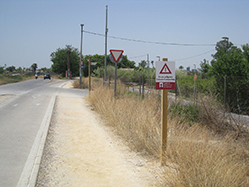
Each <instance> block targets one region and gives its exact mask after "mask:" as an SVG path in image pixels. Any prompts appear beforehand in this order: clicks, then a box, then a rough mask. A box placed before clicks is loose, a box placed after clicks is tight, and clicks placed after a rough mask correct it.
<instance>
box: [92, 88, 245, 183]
mask: <svg viewBox="0 0 249 187" xmlns="http://www.w3.org/2000/svg"><path fill="white" fill-rule="evenodd" d="M113 95H114V93H113V89H109V88H108V87H102V86H99V87H98V88H95V89H94V92H93V93H92V94H91V97H89V98H88V100H89V101H90V103H91V104H92V106H93V108H94V109H95V110H96V111H97V112H98V113H100V114H101V116H102V118H103V119H104V120H105V121H106V124H107V125H109V126H112V127H113V129H115V131H116V132H117V133H118V134H119V135H121V136H122V137H123V138H124V139H125V140H126V141H127V142H128V143H129V145H130V146H131V148H132V149H133V150H136V151H146V152H147V153H149V154H152V155H154V156H156V157H159V156H160V143H161V141H160V131H161V125H160V119H161V111H160V102H158V96H155V95H148V96H147V97H146V98H145V99H141V98H140V97H138V96H137V95H136V94H129V93H127V90H125V89H123V88H118V95H117V99H116V100H114V97H113ZM209 114H210V115H211V113H209ZM213 117H214V116H213ZM209 119H210V121H209V123H214V122H215V123H216V124H217V125H218V123H219V121H218V120H217V119H212V118H211V117H210V118H209ZM212 120H215V121H212ZM168 124H169V133H168V134H169V137H168V146H167V153H166V156H167V158H166V159H167V165H168V167H163V168H161V170H162V175H161V179H163V181H164V182H163V183H162V184H161V185H162V186H166V185H167V186H184V187H186V186H217V187H220V186H248V181H247V178H248V177H247V173H248V168H249V167H248V163H249V156H248V155H249V154H248V152H246V151H245V146H244V144H243V142H236V141H235V139H234V136H231V134H227V135H224V136H217V135H216V134H215V133H214V131H210V128H205V127H203V126H200V125H198V124H192V125H191V126H189V124H187V125H186V124H184V123H182V122H179V120H177V119H172V118H169V123H168ZM212 132H213V133H212Z"/></svg>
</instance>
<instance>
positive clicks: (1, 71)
mask: <svg viewBox="0 0 249 187" xmlns="http://www.w3.org/2000/svg"><path fill="white" fill-rule="evenodd" d="M3 72H4V67H1V66H0V74H2V73H3Z"/></svg>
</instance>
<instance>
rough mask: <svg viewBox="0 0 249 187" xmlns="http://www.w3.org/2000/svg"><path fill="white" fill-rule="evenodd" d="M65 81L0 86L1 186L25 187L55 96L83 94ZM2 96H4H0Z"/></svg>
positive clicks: (33, 81) (29, 82)
mask: <svg viewBox="0 0 249 187" xmlns="http://www.w3.org/2000/svg"><path fill="white" fill-rule="evenodd" d="M65 83H66V81H59V80H51V81H50V80H48V79H47V80H43V79H37V80H36V79H34V80H28V81H24V82H20V83H14V84H8V85H3V86H0V186H1V187H12V186H13V187H14V186H25V185H26V183H27V181H28V180H29V179H30V176H29V175H30V173H32V172H33V171H31V170H34V167H33V166H32V165H33V162H34V160H35V159H36V157H37V156H36V152H37V151H38V149H40V148H39V146H40V142H41V141H42V135H43V134H45V133H44V132H45V130H46V127H45V125H46V124H48V122H49V119H50V118H51V113H52V110H53V105H54V100H55V97H56V96H57V95H62V96H70V97H72V96H73V97H84V96H85V95H87V94H88V92H87V90H79V89H67V88H62V86H63V85H64V84H65ZM3 98H4V99H3Z"/></svg>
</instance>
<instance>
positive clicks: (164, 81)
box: [156, 58, 175, 166]
mask: <svg viewBox="0 0 249 187" xmlns="http://www.w3.org/2000/svg"><path fill="white" fill-rule="evenodd" d="M163 60H165V61H158V62H156V89H157V90H162V95H161V158H160V160H161V166H163V165H165V164H166V148H167V131H168V127H167V126H168V125H167V123H168V122H167V120H168V119H167V117H168V90H173V89H175V62H166V61H167V60H168V59H167V58H164V59H163Z"/></svg>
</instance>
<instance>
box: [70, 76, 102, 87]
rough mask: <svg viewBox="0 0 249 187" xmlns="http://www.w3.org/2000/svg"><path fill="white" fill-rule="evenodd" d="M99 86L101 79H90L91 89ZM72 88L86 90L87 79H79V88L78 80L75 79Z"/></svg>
mask: <svg viewBox="0 0 249 187" xmlns="http://www.w3.org/2000/svg"><path fill="white" fill-rule="evenodd" d="M99 84H100V85H101V84H102V83H101V79H98V78H95V77H92V78H91V85H92V88H94V87H96V85H99ZM73 87H74V88H81V89H87V88H88V87H89V78H88V77H84V78H82V79H81V86H80V80H79V79H76V80H74V81H73Z"/></svg>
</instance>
